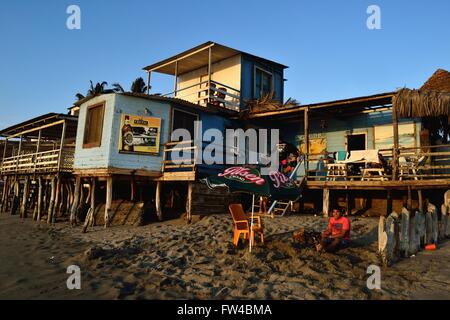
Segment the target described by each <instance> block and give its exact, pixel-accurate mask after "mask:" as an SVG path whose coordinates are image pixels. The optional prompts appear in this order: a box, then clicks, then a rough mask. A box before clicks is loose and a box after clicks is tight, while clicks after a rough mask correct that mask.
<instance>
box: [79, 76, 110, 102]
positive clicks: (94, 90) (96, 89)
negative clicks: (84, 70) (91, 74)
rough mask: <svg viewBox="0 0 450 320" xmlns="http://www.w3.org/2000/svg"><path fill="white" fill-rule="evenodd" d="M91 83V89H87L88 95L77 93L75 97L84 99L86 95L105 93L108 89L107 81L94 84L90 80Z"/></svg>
mask: <svg viewBox="0 0 450 320" xmlns="http://www.w3.org/2000/svg"><path fill="white" fill-rule="evenodd" d="M89 82H90V83H91V84H90V86H89V90H88V91H87V94H86V96H84V95H83V94H81V93H77V94H76V95H75V97H76V98H77V99H78V100H81V99H84V98H85V97H91V96H95V95H97V94H101V93H104V92H105V91H106V89H105V87H106V86H107V85H108V83H107V82H106V81H103V82H97V83H96V84H95V86H94V83H93V82H92V80H90V81H89Z"/></svg>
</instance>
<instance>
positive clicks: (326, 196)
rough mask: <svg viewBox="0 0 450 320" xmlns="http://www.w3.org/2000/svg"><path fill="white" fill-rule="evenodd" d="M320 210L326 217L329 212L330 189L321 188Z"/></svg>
mask: <svg viewBox="0 0 450 320" xmlns="http://www.w3.org/2000/svg"><path fill="white" fill-rule="evenodd" d="M322 212H323V215H324V216H325V217H328V214H329V212H330V189H323V201H322Z"/></svg>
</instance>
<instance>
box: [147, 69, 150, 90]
mask: <svg viewBox="0 0 450 320" xmlns="http://www.w3.org/2000/svg"><path fill="white" fill-rule="evenodd" d="M150 73H151V71H147V94H150V88H151V86H150Z"/></svg>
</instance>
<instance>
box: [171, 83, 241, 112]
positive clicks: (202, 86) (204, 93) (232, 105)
mask: <svg viewBox="0 0 450 320" xmlns="http://www.w3.org/2000/svg"><path fill="white" fill-rule="evenodd" d="M240 95H241V93H240V91H239V90H237V89H235V88H232V87H230V86H228V85H226V84H223V83H220V82H217V81H213V80H211V82H210V85H209V87H208V81H201V82H198V83H195V84H193V85H190V86H187V87H184V88H181V89H178V90H177V91H174V92H170V93H167V94H164V95H163V96H164V97H175V98H178V99H183V100H187V101H189V102H192V103H195V104H199V105H202V106H207V105H208V104H211V105H215V106H218V107H223V108H226V109H230V110H234V111H239V107H240Z"/></svg>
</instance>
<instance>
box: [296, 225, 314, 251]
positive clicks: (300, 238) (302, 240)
mask: <svg viewBox="0 0 450 320" xmlns="http://www.w3.org/2000/svg"><path fill="white" fill-rule="evenodd" d="M320 238H321V233H320V232H317V231H314V230H312V229H309V230H307V229H305V228H300V229H299V230H297V231H294V233H293V234H292V240H293V241H294V243H299V244H301V245H302V246H303V247H315V245H316V244H318V243H319V242H320Z"/></svg>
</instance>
